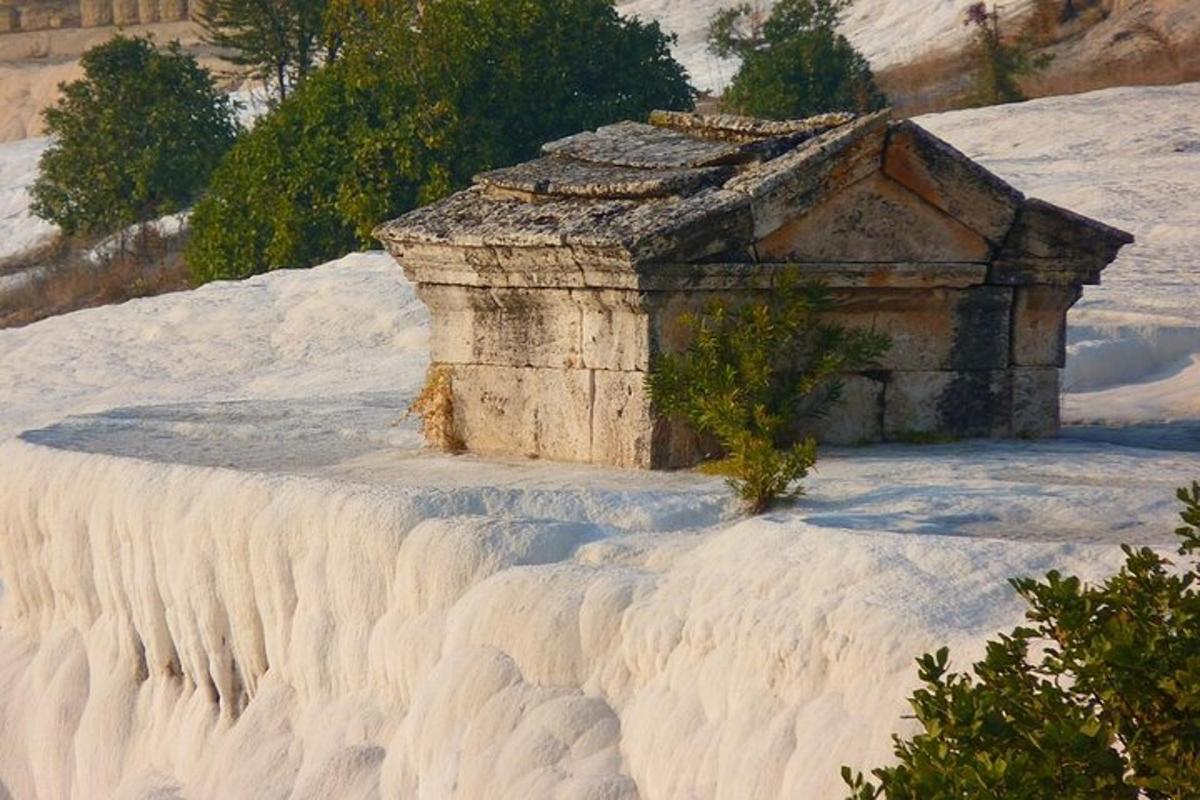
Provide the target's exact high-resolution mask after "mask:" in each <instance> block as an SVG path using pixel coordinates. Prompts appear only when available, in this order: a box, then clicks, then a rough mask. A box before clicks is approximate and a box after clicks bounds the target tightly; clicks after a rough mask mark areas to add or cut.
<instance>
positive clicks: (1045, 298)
mask: <svg viewBox="0 0 1200 800" xmlns="http://www.w3.org/2000/svg"><path fill="white" fill-rule="evenodd" d="M1080 293H1081V290H1080V288H1079V287H1078V286H1018V287H1017V289H1016V292H1015V294H1014V296H1013V323H1012V337H1013V342H1012V363H1013V364H1015V365H1018V366H1022V367H1062V366H1065V365H1066V359H1067V311H1068V310H1069V309H1070V308H1071V306H1073V305H1075V301H1076V300H1078V299H1079V295H1080Z"/></svg>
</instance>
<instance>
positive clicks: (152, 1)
mask: <svg viewBox="0 0 1200 800" xmlns="http://www.w3.org/2000/svg"><path fill="white" fill-rule="evenodd" d="M158 3H159V0H138V21H139V22H141V23H142V24H143V25H146V24H148V23H151V22H158V21H159V15H158Z"/></svg>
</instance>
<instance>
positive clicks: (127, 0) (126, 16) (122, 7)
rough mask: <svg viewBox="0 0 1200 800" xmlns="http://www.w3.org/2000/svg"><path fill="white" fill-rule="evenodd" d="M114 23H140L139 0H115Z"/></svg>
mask: <svg viewBox="0 0 1200 800" xmlns="http://www.w3.org/2000/svg"><path fill="white" fill-rule="evenodd" d="M112 13H113V18H112V22H113V25H136V24H137V23H138V0H113V12H112Z"/></svg>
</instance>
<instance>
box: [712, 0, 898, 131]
mask: <svg viewBox="0 0 1200 800" xmlns="http://www.w3.org/2000/svg"><path fill="white" fill-rule="evenodd" d="M846 5H847V0H779V2H778V3H776V5H775V7H774V8H773V9H772V10H771V12H770V14H769V15H768V14H767V13H766V11H765V10H764V9H763V8H762V7H761V6H754V5H751V4H749V3H743V4H741V5H738V6H735V7H733V8H730V9H726V10H724V11H721V12H718V13H717V14H716V15H714V16H713V18H712V20H711V21H710V24H709V48H710V50H711V51H712V52H713V53H715V54H716V55H718V56H721V57H723V58H729V57H737V58H739V59H740V60H741V67H740V68H739V69H738V72H737V74H736V75H735V76H734V78H733V81H732V82H731V84H730V86H729V88H728V89H727V90H726V92H725V96H724V98H723V102H724V105H725V106H726V107H727V108H729V109H730V110H732V111H735V112H737V113H741V114H749V115H751V116H756V117H768V118H772V119H791V118H800V117H808V116H813V115H815V114H823V113H827V112H830V111H874V110H878V109H880V108H883V107H884V106H885V105H886V103H887V99H886V98H885V97H884V96H883V93H882V92H880V91H879V88H878V87H877V86H876V85H875V78H874V76H873V75H872V73H871V68H870V65H869V64H868V63H867V60H866V59H865V58H863V56H862V54H860V53H859V52H858V51H857V50H855V49H854V46H853V45H852V44H850V42H849V40H847V39H846V37H845V36H843V35H842V34H841V33H839V32H838V30H837V23H838V17H839V14H840V13H841V12H842V10H843V9H844V8H845V7H846Z"/></svg>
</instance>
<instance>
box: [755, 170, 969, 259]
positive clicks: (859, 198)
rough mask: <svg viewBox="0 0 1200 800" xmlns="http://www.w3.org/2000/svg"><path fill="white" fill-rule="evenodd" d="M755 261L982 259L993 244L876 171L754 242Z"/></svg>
mask: <svg viewBox="0 0 1200 800" xmlns="http://www.w3.org/2000/svg"><path fill="white" fill-rule="evenodd" d="M755 250H756V252H757V253H758V260H759V261H768V262H778V261H783V262H789V261H816V262H851V263H854V262H867V263H877V264H886V263H889V262H894V261H910V262H911V261H925V262H938V261H955V262H978V263H984V262H986V261H987V260H988V256H989V255H990V253H991V246H990V245H989V244H988V242H987V241H986V240H985V239H984V238H983V237H982V236H980V235H979V234H978V233H976V232H975V231H973V230H971V229H970V228H968V227H967V226H966V225H963V224H962V223H961V222H958V221H957V220H955V219H954V218H953V217H950V216H947V215H946V214H944V213H942V212H941V211H938V210H937V209H936V208H934V207H933V206H931V205H929V204H928V203H926V202H925V201H923V200H921V199H920V198H919V197H917V196H916V195H915V194H913V193H912V192H911V191H909V190H908V189H906V188H904V187H903V186H901V185H900V184H898V183H896V182H895V181H893V180H891V179H889V178H887V177H885V176H884V175H883V173H882V172H879V171H876V172H875V173H874V174H872V175H870V176H869V177H867V178H865V179H863V180H861V181H859V182H857V183H855V184H853V185H852V186H849V187H847V188H846V189H844V190H842V191H841V192H839V193H838V194H837V195H835V196H834V197H832V198H830V199H828V200H826V201H825V202H823V203H821V204H820V205H818V206H816V207H815V208H812V209H810V210H809V211H807V212H806V213H804V214H801V215H798V216H795V217H793V218H792V219H791V220H789V221H788V222H786V223H784V224H782V225H780V226H779V227H778V228H776V229H775V230H774V231H773V232H772V233H771V234H770V235H768V236H765V237H763V238H762V239H760V240H759V241H758V243H757V244H756V245H755Z"/></svg>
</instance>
